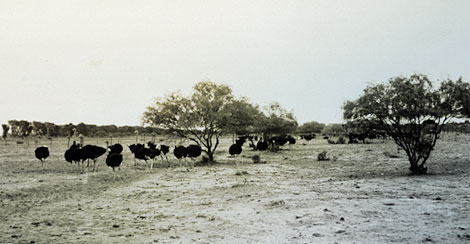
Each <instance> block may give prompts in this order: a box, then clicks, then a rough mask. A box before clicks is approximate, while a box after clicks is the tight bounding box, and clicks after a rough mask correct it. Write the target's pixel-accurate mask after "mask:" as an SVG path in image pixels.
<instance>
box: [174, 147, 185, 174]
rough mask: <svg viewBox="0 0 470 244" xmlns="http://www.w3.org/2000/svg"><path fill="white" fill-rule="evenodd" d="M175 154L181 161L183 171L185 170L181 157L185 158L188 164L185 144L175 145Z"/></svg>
mask: <svg viewBox="0 0 470 244" xmlns="http://www.w3.org/2000/svg"><path fill="white" fill-rule="evenodd" d="M173 154H174V155H175V157H176V158H177V159H178V161H179V163H180V168H181V171H183V164H182V162H181V159H182V158H184V160H185V164H186V156H188V151H187V149H186V147H185V146H175V149H173Z"/></svg>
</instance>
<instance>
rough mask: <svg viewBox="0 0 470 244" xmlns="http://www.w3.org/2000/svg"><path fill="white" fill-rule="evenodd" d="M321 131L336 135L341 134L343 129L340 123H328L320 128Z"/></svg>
mask: <svg viewBox="0 0 470 244" xmlns="http://www.w3.org/2000/svg"><path fill="white" fill-rule="evenodd" d="M321 133H322V134H325V135H330V136H338V135H343V134H344V133H345V131H344V127H343V125H342V124H328V125H326V126H325V127H324V128H323V129H322V131H321Z"/></svg>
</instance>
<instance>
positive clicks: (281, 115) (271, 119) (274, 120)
mask: <svg viewBox="0 0 470 244" xmlns="http://www.w3.org/2000/svg"><path fill="white" fill-rule="evenodd" d="M263 115H264V116H263ZM263 115H261V116H260V117H259V119H258V120H257V128H258V130H260V131H261V132H262V133H263V135H264V139H266V138H267V137H269V136H271V135H275V134H277V135H285V134H288V133H291V132H293V131H295V130H296V129H297V125H298V123H297V120H296V119H295V116H294V114H293V113H292V112H288V111H287V110H285V109H284V108H282V107H281V105H280V104H279V103H277V102H273V103H271V104H270V105H269V106H267V107H265V111H264V114H263Z"/></svg>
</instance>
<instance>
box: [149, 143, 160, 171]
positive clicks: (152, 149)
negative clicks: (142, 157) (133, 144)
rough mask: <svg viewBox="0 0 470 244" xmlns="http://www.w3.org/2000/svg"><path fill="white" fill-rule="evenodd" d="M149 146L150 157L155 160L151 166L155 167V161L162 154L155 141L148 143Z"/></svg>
mask: <svg viewBox="0 0 470 244" xmlns="http://www.w3.org/2000/svg"><path fill="white" fill-rule="evenodd" d="M147 145H148V147H149V149H148V150H149V157H150V159H152V160H153V162H152V163H151V164H150V168H151V169H152V168H153V164H154V163H155V160H156V157H158V156H160V150H159V149H158V148H157V145H155V144H154V143H153V142H150V141H149V142H148V143H147Z"/></svg>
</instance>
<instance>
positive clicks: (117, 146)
mask: <svg viewBox="0 0 470 244" xmlns="http://www.w3.org/2000/svg"><path fill="white" fill-rule="evenodd" d="M108 148H109V152H110V153H122V150H123V149H124V148H123V147H122V145H121V144H119V143H116V144H114V145H111V146H109V147H108Z"/></svg>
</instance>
